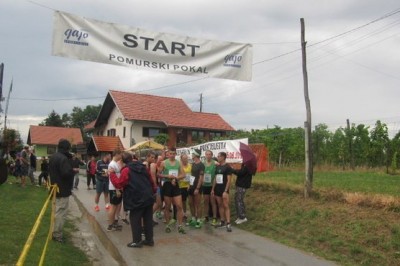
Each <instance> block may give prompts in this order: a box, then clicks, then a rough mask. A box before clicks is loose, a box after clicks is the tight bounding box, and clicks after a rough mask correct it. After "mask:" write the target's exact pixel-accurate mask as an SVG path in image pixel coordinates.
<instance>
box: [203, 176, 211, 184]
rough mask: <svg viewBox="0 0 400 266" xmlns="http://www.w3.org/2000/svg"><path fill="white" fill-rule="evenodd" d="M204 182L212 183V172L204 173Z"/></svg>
mask: <svg viewBox="0 0 400 266" xmlns="http://www.w3.org/2000/svg"><path fill="white" fill-rule="evenodd" d="M204 183H211V174H204Z"/></svg>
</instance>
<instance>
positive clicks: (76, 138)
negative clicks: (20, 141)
mask: <svg viewBox="0 0 400 266" xmlns="http://www.w3.org/2000/svg"><path fill="white" fill-rule="evenodd" d="M60 139H67V140H69V141H70V142H71V145H72V148H73V149H76V147H77V145H81V144H82V143H83V139H82V133H81V130H80V129H79V128H65V127H48V126H34V125H31V126H29V133H28V140H27V144H28V145H30V146H34V147H35V154H36V156H37V157H44V156H46V157H48V156H51V155H52V154H54V153H56V151H57V145H58V142H59V140H60Z"/></svg>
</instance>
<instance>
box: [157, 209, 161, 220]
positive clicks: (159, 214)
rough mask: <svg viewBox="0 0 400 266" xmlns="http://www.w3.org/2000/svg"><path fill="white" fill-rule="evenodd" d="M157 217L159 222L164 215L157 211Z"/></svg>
mask: <svg viewBox="0 0 400 266" xmlns="http://www.w3.org/2000/svg"><path fill="white" fill-rule="evenodd" d="M156 217H157V218H158V219H159V220H161V219H162V214H161V212H160V211H157V212H156Z"/></svg>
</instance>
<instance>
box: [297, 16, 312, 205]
mask: <svg viewBox="0 0 400 266" xmlns="http://www.w3.org/2000/svg"><path fill="white" fill-rule="evenodd" d="M300 24H301V52H302V66H303V81H304V99H305V102H306V110H307V121H306V122H304V131H305V144H304V145H305V153H306V154H305V161H306V162H305V168H306V169H305V174H306V180H305V183H304V197H305V198H308V197H310V195H311V191H312V185H313V156H312V155H313V152H312V138H311V105H310V98H309V96H308V75H307V57H306V44H307V42H306V41H305V29H304V18H301V19H300Z"/></svg>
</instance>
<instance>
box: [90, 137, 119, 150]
mask: <svg viewBox="0 0 400 266" xmlns="http://www.w3.org/2000/svg"><path fill="white" fill-rule="evenodd" d="M92 141H93V144H94V146H95V148H96V151H104V152H106V151H108V152H112V151H114V150H116V149H120V150H125V148H124V145H123V144H122V142H121V140H120V138H119V137H109V136H93V137H92Z"/></svg>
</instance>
